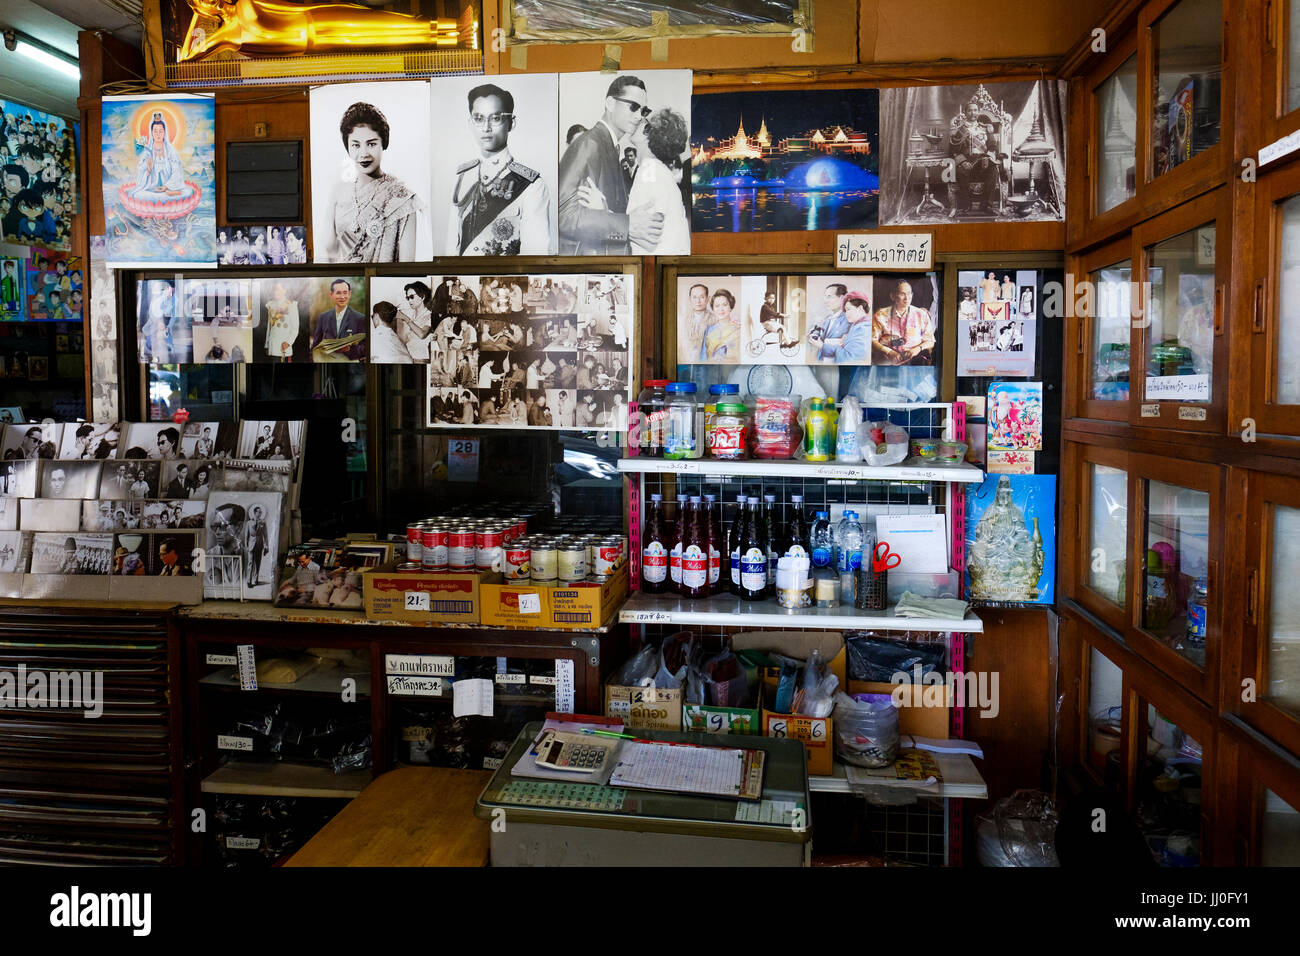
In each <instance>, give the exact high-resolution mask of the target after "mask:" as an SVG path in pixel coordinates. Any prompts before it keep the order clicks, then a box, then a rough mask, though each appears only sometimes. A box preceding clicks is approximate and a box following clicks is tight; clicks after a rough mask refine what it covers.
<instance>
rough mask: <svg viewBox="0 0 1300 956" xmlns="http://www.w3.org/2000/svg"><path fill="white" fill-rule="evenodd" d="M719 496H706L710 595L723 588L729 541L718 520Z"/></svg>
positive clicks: (705, 523) (705, 515) (705, 513)
mask: <svg viewBox="0 0 1300 956" xmlns="http://www.w3.org/2000/svg"><path fill="white" fill-rule="evenodd" d="M717 500H718V499H717V496H716V495H705V496H704V526H705V528H706V529H707V531H708V533H709V593H710V594H718V593H720V592H721V591H723V590H724V588H723V587H722V552H723V551H725V550H726V548H727V539H726V538H725V537H723V534H722V523H721V521H719V519H718V508H717Z"/></svg>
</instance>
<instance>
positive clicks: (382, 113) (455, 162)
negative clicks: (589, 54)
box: [218, 70, 691, 264]
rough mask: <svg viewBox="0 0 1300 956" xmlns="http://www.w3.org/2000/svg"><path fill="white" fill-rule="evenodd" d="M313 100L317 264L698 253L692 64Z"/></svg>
mask: <svg viewBox="0 0 1300 956" xmlns="http://www.w3.org/2000/svg"><path fill="white" fill-rule="evenodd" d="M310 98H311V103H310V106H311V139H312V143H313V150H312V162H311V184H312V222H313V223H314V230H313V235H314V248H313V256H314V261H316V262H333V263H386V262H387V263H392V262H415V261H420V260H425V259H429V258H431V257H433V256H460V255H464V256H475V255H479V256H481V255H491V256H502V255H548V254H554V253H556V252H559V253H561V254H564V255H687V254H689V253H690V232H691V231H690V218H689V217H690V207H691V182H690V175H689V169H690V157H691V145H690V143H691V72H690V71H689V70H644V71H637V72H634V73H633V72H629V73H566V74H562V75H561V74H554V73H545V74H527V75H521V76H509V75H505V76H493V77H490V78H485V77H483V76H467V77H438V78H435V79H433V80H432V81H430V82H416V81H400V82H379V83H348V84H338V85H327V86H321V87H316V88H314V89H312V91H311V94H310ZM435 143H436V147H435ZM228 240H229V241H230V242H232V243H233V239H230V238H229V237H228ZM218 241H219V242H220V237H218ZM249 241H250V239H249V238H248V237H247V236H246V237H245V239H244V242H245V243H248V242H249ZM267 242H268V245H269V238H268V240H267ZM250 255H251V253H250ZM250 264H251V263H250Z"/></svg>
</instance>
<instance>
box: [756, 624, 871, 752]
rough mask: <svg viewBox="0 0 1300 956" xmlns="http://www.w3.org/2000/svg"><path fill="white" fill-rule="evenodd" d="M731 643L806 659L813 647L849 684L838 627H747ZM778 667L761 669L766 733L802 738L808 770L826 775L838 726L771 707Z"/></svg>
mask: <svg viewBox="0 0 1300 956" xmlns="http://www.w3.org/2000/svg"><path fill="white" fill-rule="evenodd" d="M731 646H732V647H733V648H734V649H735V650H736V651H737V652H738V653H739V652H740V651H741V650H742V649H745V650H758V651H765V652H767V653H774V654H781V655H784V656H785V657H793V658H796V659H798V660H802V661H807V660H808V658H809V656H810V655H811V654H812V652H813V650H814V649H816V650H817V651H819V652H820V655H821V659H822V660H823V661H825V662H826V664H827V667H828V668H829V670H830V672H831V673H832V674H834V675H835V676H836V677H838V678H839V681H840V687H841V688H843V687H845V686H846V683H845V668H846V655H845V651H844V636H843V635H842V634H840V633H839V632H838V631H746V632H744V633H741V634H736V635H734V636H733V637H732V639H731ZM779 673H780V671H779V669H778V668H773V667H765V668H761V669H760V671H759V676H760V678H761V684H760V688H761V689H760V691H759V693H760V714H761V720H762V728H763V736H765V737H789V738H790V739H792V740H800V741H803V745H804V752H805V754H806V755H807V757H808V773H809V774H811V775H813V776H826V775H828V774H830V773H831V772H833V770H834V766H835V736H834V734H835V727H834V720H833V719H832V718H830V717H807V716H804V715H802V714H782V713H779V712H777V711H775V710H773V709H772V703H773V701H774V700H775V697H776V687H777V678H778V675H779Z"/></svg>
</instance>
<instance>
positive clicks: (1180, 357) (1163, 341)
mask: <svg viewBox="0 0 1300 956" xmlns="http://www.w3.org/2000/svg"><path fill="white" fill-rule="evenodd" d="M1214 253H1215V228H1214V225H1213V224H1210V225H1207V226H1201V227H1200V228H1199V229H1192V230H1191V231H1189V232H1185V233H1183V234H1182V235H1180V236H1174V237H1173V238H1172V239H1166V240H1165V241H1164V242H1161V243H1158V244H1157V245H1154V246H1151V247H1149V248H1148V249H1147V281H1148V282H1150V284H1151V289H1150V293H1149V296H1148V302H1147V313H1148V315H1147V316H1145V317H1144V318H1147V317H1149V318H1150V324H1149V325H1148V327H1147V376H1146V388H1145V396H1146V400H1147V401H1156V400H1168V401H1175V402H1208V401H1209V400H1210V369H1211V365H1212V363H1213V358H1214Z"/></svg>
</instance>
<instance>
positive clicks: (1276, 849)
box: [1259, 790, 1300, 866]
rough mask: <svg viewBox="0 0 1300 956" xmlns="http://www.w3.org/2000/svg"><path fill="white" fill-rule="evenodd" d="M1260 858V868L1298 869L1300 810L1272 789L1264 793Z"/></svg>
mask: <svg viewBox="0 0 1300 956" xmlns="http://www.w3.org/2000/svg"><path fill="white" fill-rule="evenodd" d="M1259 856H1260V859H1259V863H1260V866H1300V811H1297V810H1296V808H1295V807H1293V806H1291V804H1289V803H1287V802H1286V801H1285V800H1283V799H1282V798H1281V797H1279V796H1278V795H1277V794H1276V793H1274V792H1273V791H1272V790H1265V791H1264V818H1263V822H1262V824H1261V825H1260V828H1259Z"/></svg>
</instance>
